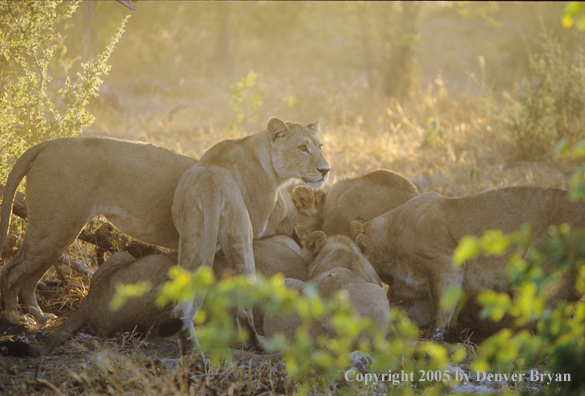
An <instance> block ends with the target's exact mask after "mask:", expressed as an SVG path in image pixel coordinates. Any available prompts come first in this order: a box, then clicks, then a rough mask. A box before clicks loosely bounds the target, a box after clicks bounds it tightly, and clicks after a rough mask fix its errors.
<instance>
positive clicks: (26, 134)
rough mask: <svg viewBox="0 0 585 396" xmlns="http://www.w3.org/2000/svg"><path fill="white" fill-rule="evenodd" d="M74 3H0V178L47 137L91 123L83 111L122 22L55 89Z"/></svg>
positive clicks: (93, 94) (70, 133)
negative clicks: (98, 51) (78, 69)
mask: <svg viewBox="0 0 585 396" xmlns="http://www.w3.org/2000/svg"><path fill="white" fill-rule="evenodd" d="M78 6H79V2H78V1H74V2H70V3H67V4H61V1H17V2H16V1H3V2H0V157H1V159H2V160H1V165H0V180H5V178H6V176H7V174H8V172H9V171H10V169H11V168H12V165H13V164H14V162H15V161H16V159H17V158H18V157H19V156H20V155H21V154H22V153H23V152H24V151H25V150H26V149H27V148H28V147H31V146H33V145H34V144H37V143H39V142H42V141H44V140H47V139H54V138H58V137H67V136H75V135H76V134H78V133H80V132H81V129H82V128H84V127H87V126H89V125H91V124H92V122H93V116H92V115H90V114H89V113H88V112H87V110H86V109H85V107H86V105H87V104H88V100H89V99H90V98H91V97H96V96H98V94H99V87H100V85H101V83H102V80H101V79H100V76H101V75H103V74H107V73H108V71H109V69H110V67H109V66H108V65H107V63H106V62H107V61H108V58H109V57H110V55H111V53H112V51H113V49H114V46H115V45H116V43H117V42H118V40H119V39H120V37H121V35H122V33H123V31H124V26H125V24H126V20H124V21H123V22H122V25H121V27H120V29H119V30H118V32H117V33H116V35H115V37H114V39H113V40H112V42H111V44H110V45H109V46H108V47H107V48H106V49H105V51H104V52H103V53H102V54H101V55H99V56H98V58H97V59H95V60H90V61H88V62H87V63H82V64H81V68H82V71H81V72H80V73H78V74H77V78H76V79H75V81H72V80H71V78H70V77H67V78H66V80H65V82H64V83H63V84H62V86H61V87H59V88H57V87H56V85H58V84H57V83H56V81H55V80H54V79H53V74H54V73H55V70H58V69H61V72H63V71H64V70H62V69H63V63H64V62H63V56H64V55H63V54H65V53H66V48H65V46H64V45H63V36H62V34H61V31H62V30H63V28H64V21H65V20H66V19H67V18H70V17H71V16H72V15H73V13H74V12H75V11H76V9H77V8H78Z"/></svg>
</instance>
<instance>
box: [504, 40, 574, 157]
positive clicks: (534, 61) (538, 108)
mask: <svg viewBox="0 0 585 396" xmlns="http://www.w3.org/2000/svg"><path fill="white" fill-rule="evenodd" d="M567 34H569V33H567ZM572 34H573V35H574V36H575V37H573V36H571V37H573V40H574V41H575V42H579V41H581V40H582V39H583V37H582V33H581V32H575V33H572ZM579 35H580V36H579ZM566 41H568V42H561V41H560V39H558V38H555V37H554V36H553V35H552V33H544V34H542V35H541V51H540V52H539V53H537V54H534V55H531V56H530V64H529V71H530V75H531V76H530V78H525V79H524V80H523V81H522V83H521V84H520V87H519V88H520V92H519V94H518V98H517V99H513V101H512V109H513V110H511V111H510V112H509V114H508V117H507V125H508V128H509V130H510V132H511V134H512V138H513V140H514V141H515V143H516V145H517V148H518V150H519V154H520V155H521V156H523V157H536V158H538V157H540V156H542V155H544V154H550V152H551V150H552V148H553V146H554V144H555V143H556V142H558V141H559V140H560V139H561V138H565V139H567V140H568V141H569V142H570V143H571V144H575V143H576V142H577V140H578V139H579V138H582V136H583V126H584V125H585V54H584V53H583V51H582V50H581V49H580V48H579V47H578V46H575V45H574V44H573V45H571V42H572V41H571V40H570V39H567V40H566Z"/></svg>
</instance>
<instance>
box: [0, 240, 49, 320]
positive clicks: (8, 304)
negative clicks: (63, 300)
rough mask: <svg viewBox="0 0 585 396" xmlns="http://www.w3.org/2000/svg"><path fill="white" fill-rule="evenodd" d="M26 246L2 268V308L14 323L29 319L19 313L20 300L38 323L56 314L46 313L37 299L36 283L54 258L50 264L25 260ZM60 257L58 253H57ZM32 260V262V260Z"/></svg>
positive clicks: (5, 316) (6, 316)
mask: <svg viewBox="0 0 585 396" xmlns="http://www.w3.org/2000/svg"><path fill="white" fill-rule="evenodd" d="M24 252H25V250H24V246H23V249H21V250H20V251H19V252H18V253H17V255H16V256H14V257H13V258H12V260H10V261H9V262H8V263H7V264H6V265H5V267H4V268H3V269H2V273H1V277H2V309H3V310H4V318H5V320H6V321H7V322H8V323H10V324H13V325H17V324H20V323H26V322H28V320H27V319H26V318H25V317H24V316H23V315H21V314H20V313H19V309H18V302H19V300H20V303H21V305H22V308H23V311H25V312H26V313H30V314H32V315H33V317H34V318H35V320H36V321H37V322H38V323H45V322H46V321H47V320H48V319H51V318H54V317H55V316H54V315H51V314H49V315H45V314H44V313H43V311H42V310H41V308H40V307H39V305H38V302H37V299H36V293H35V289H36V285H37V283H38V281H39V280H40V279H41V277H42V276H43V275H44V274H45V272H46V271H47V270H48V269H49V268H50V266H51V264H52V262H53V261H54V259H53V260H49V261H48V264H46V263H44V262H35V261H32V260H25V259H24V256H27V255H26V254H24ZM57 257H58V255H57ZM31 261H32V262H31Z"/></svg>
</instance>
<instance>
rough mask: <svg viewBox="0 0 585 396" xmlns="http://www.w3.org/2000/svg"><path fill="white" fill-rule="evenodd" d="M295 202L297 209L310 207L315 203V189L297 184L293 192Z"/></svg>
mask: <svg viewBox="0 0 585 396" xmlns="http://www.w3.org/2000/svg"><path fill="white" fill-rule="evenodd" d="M292 199H293V203H294V204H295V207H296V208H297V210H299V211H300V210H304V209H308V208H309V207H310V206H312V205H313V204H314V203H315V196H314V195H313V191H311V189H310V188H309V187H307V186H297V187H295V189H294V190H293V192H292Z"/></svg>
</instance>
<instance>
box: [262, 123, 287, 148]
mask: <svg viewBox="0 0 585 396" xmlns="http://www.w3.org/2000/svg"><path fill="white" fill-rule="evenodd" d="M266 129H267V130H268V134H269V136H270V141H271V142H273V143H274V142H275V141H276V140H277V139H279V138H282V137H285V136H287V135H288V134H290V133H291V130H290V128H289V127H288V125H286V123H285V122H284V121H282V120H280V119H278V118H271V119H270V120H268V124H267V125H266Z"/></svg>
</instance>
